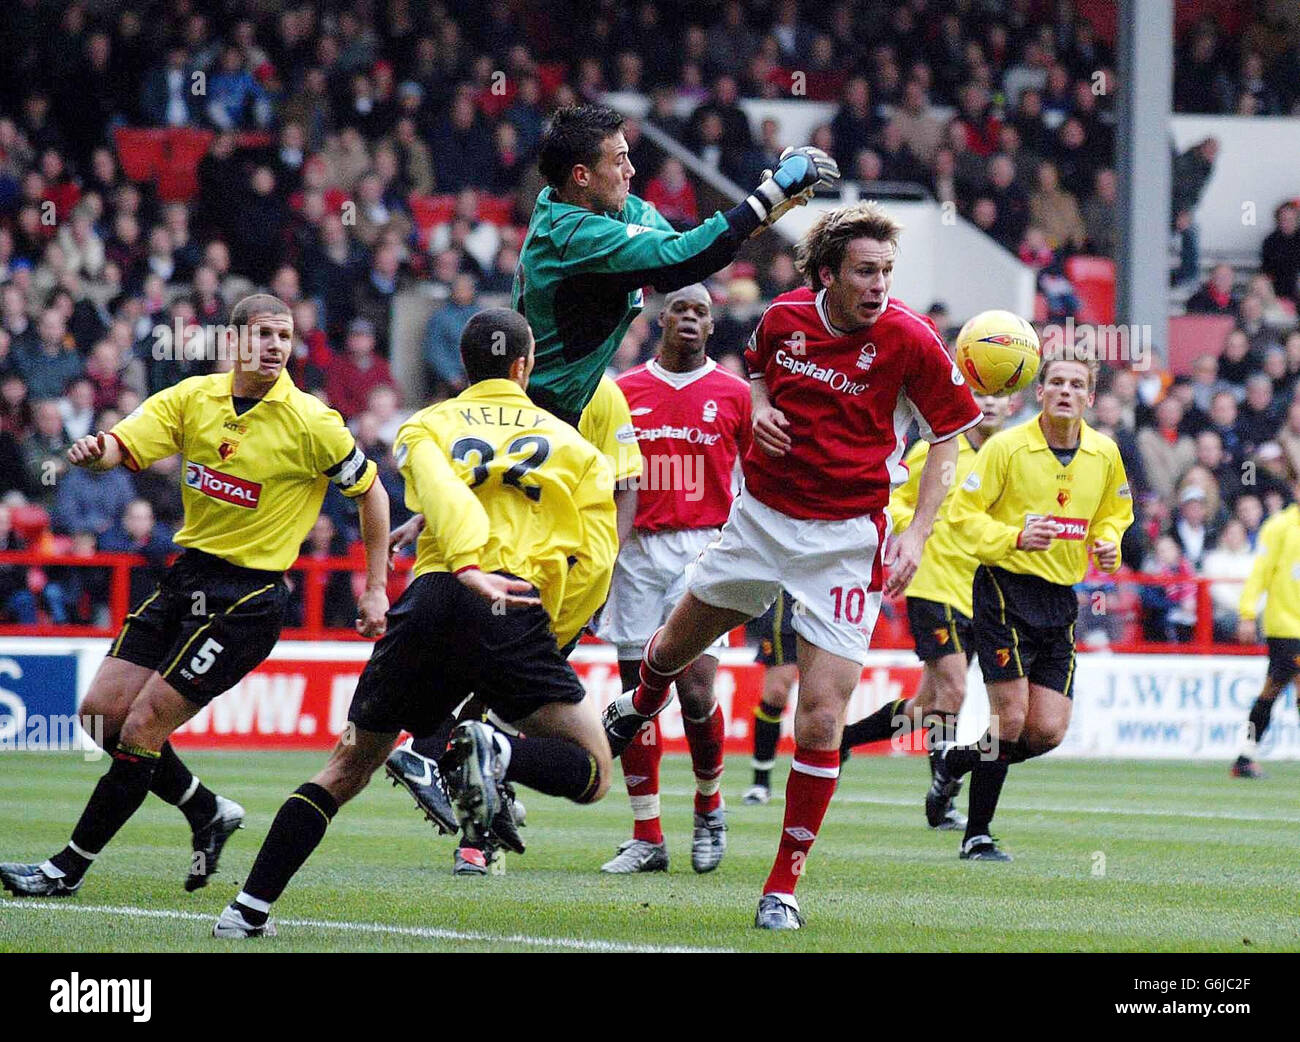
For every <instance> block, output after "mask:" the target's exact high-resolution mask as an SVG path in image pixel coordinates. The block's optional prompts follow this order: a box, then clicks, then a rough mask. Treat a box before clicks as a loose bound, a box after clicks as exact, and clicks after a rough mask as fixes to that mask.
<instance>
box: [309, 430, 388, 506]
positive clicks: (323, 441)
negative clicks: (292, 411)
mask: <svg viewBox="0 0 1300 1042" xmlns="http://www.w3.org/2000/svg"><path fill="white" fill-rule="evenodd" d="M309 430H310V431H311V444H312V454H313V458H314V459H315V463H316V469H317V470H318V471H319V472H320V473H322V474H324V475H325V476H326V477H327V478H329V479H330V481H332V482H334V484H335V485H337V486H338V487H339V491H340V492H342V493H343V494H344V495H345V496H347V497H349V498H350V499H354V498H356V497H357V496H362V495H365V493H366V492H368V491H369V490H370V486H371V485H373V484H374V483H375V478H376V477H377V476H378V474H379V468H378V467H376V466H375V463H374V461H373V460H371V459H368V458H367V457H366V454H365V453H364V452H362V451H361V449H360V448H359V447H358V445H357V442H356V439H355V438H353V437H352V432H351V431H349V430H348V429H347V427H346V426H345V425H344V423H343V417H342V416H341V415H339V413H337V412H336V411H335V410H333V409H321V410H320V411H319V412H317V413H315V414H314V415H311V416H310V417H309Z"/></svg>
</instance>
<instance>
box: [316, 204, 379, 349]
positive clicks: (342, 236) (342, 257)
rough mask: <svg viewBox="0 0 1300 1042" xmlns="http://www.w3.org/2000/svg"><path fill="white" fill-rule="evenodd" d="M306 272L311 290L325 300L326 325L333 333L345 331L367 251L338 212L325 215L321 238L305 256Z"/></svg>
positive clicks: (363, 270)
mask: <svg viewBox="0 0 1300 1042" xmlns="http://www.w3.org/2000/svg"><path fill="white" fill-rule="evenodd" d="M303 275H304V280H303V281H304V285H305V287H306V289H307V292H308V293H310V294H311V295H312V296H314V297H318V298H319V299H320V300H321V301H323V302H324V305H325V314H324V323H325V327H326V329H327V330H329V331H330V332H331V334H333V335H337V334H338V333H340V332H342V330H343V326H344V324H345V323H346V322H347V319H348V316H349V314H350V313H351V309H352V296H353V290H354V288H355V287H356V285H357V283H358V282H359V281H360V280H361V279H362V278H363V277H364V275H365V251H364V250H363V249H362V248H361V246H360V245H358V244H357V243H356V242H354V241H353V240H352V239H351V238H350V237H349V235H348V232H347V229H346V228H345V227H344V226H343V221H342V220H341V218H340V217H339V215H338V214H333V213H331V214H326V215H325V216H324V217H323V218H322V219H321V224H320V241H319V242H318V243H317V244H315V245H314V246H312V247H311V248H310V249H309V250H308V252H307V254H306V256H305V257H304V259H303Z"/></svg>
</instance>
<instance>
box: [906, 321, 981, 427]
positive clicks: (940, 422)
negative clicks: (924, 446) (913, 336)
mask: <svg viewBox="0 0 1300 1042" xmlns="http://www.w3.org/2000/svg"><path fill="white" fill-rule="evenodd" d="M922 321H923V322H924V323H925V326H926V332H925V333H921V334H919V335H918V337H917V340H916V351H915V354H914V355H913V361H912V365H911V366H910V368H909V371H908V375H907V378H906V379H905V380H904V381H903V391H904V393H905V394H906V395H907V399H908V401H910V402H911V403H912V408H913V409H914V410H915V412H916V417H917V422H918V423H919V424H920V425H921V436H922V437H924V438H925V440H926V441H929V442H936V441H946V440H947V439H948V438H951V437H954V436H955V435H957V434H960V433H961V432H962V431H966V430H970V429H971V428H972V427H974V426H975V425H976V424H978V423H979V422H980V418H981V416H982V415H983V414H982V413H981V412H980V407H979V406H978V405H976V404H975V399H974V398H973V397H972V396H971V392H970V388H969V387H968V386H967V385H966V380H965V378H964V377H963V376H962V375H961V370H960V369H958V368H957V363H956V362H954V361H953V360H952V359H951V358H949V357H948V351H947V350H946V349H945V347H944V346H943V338H942V337H941V336H940V335H939V331H938V330H937V329H935V327H934V324H933V323H932V322H930V321H929V320H928V319H923V320H922Z"/></svg>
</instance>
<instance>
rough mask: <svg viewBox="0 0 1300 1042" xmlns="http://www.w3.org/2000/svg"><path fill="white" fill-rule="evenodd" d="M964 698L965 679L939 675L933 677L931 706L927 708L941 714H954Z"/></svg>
mask: <svg viewBox="0 0 1300 1042" xmlns="http://www.w3.org/2000/svg"><path fill="white" fill-rule="evenodd" d="M965 697H966V677H965V676H964V675H963V676H960V677H954V676H952V675H951V674H948V673H942V672H941V673H939V675H938V676H936V677H935V683H934V696H933V698H932V703H933V704H932V705H930V706H929V707H927V708H930V709H936V710H938V711H939V712H942V713H956V712H958V711H959V710H960V709H961V704H962V701H963V699H965Z"/></svg>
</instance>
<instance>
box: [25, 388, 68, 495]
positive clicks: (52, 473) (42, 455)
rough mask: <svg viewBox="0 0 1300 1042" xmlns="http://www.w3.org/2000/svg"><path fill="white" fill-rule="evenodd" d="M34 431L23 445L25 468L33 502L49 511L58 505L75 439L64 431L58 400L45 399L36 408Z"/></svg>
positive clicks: (33, 408)
mask: <svg viewBox="0 0 1300 1042" xmlns="http://www.w3.org/2000/svg"><path fill="white" fill-rule="evenodd" d="M32 421H33V429H32V431H31V433H30V434H28V435H27V438H26V439H25V440H24V441H23V443H22V446H21V448H22V456H23V466H24V467H25V468H26V470H27V486H28V488H29V489H30V491H31V498H32V501H33V502H35V503H38V504H40V505H41V506H43V507H44V508H45V509H46V510H49V509H50V508H51V507H52V506H53V505H54V493H55V487H56V485H57V484H58V482H59V481H60V480H61V479H62V478H63V476H64V475H65V474H66V473H67V472H68V461H67V459H66V457H65V456H64V453H65V452H66V451H67V449H68V446H70V445H71V444H72V439H71V438H69V437H68V434H67V431H65V430H64V429H63V417H62V416H61V415H60V414H59V403H58V401H57V400H56V399H52V398H45V399H42V400H40V401H37V402H36V403H35V404H34V405H33V406H32Z"/></svg>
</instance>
